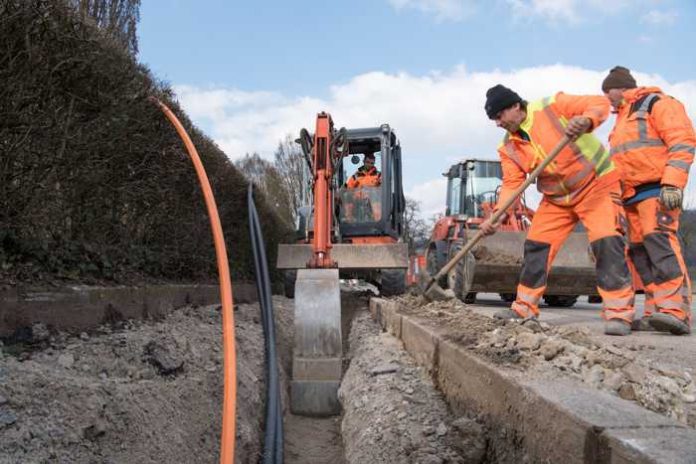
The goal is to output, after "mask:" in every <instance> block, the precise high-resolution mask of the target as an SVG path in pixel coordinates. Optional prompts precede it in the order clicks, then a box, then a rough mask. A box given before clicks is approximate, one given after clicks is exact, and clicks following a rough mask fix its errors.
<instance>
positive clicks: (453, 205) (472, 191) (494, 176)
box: [444, 159, 503, 223]
mask: <svg viewBox="0 0 696 464" xmlns="http://www.w3.org/2000/svg"><path fill="white" fill-rule="evenodd" d="M444 175H445V176H446V177H447V210H446V212H445V215H446V216H459V215H464V216H466V217H467V218H468V219H474V218H476V219H480V220H482V219H484V218H485V217H487V216H488V215H489V212H490V211H492V209H493V206H495V203H496V201H497V197H498V189H499V188H500V185H501V183H502V179H503V174H502V170H501V168H500V162H499V161H491V160H476V159H471V160H466V161H462V162H460V163H457V164H455V165H453V166H452V167H450V169H449V171H448V172H446V173H444ZM475 222H477V223H480V222H481V221H475Z"/></svg>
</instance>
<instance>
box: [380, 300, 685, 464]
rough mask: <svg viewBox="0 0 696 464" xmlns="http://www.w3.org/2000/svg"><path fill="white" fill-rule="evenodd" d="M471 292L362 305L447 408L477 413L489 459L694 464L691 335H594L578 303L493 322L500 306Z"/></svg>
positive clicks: (597, 326) (595, 309)
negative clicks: (468, 298) (468, 296)
mask: <svg viewBox="0 0 696 464" xmlns="http://www.w3.org/2000/svg"><path fill="white" fill-rule="evenodd" d="M480 297H481V298H480V299H479V301H477V303H476V304H474V305H469V306H464V305H463V304H461V303H460V302H458V301H457V300H451V301H447V302H427V301H424V300H423V298H422V297H419V296H415V295H411V296H403V297H398V298H394V299H391V300H388V299H373V300H372V302H371V311H372V314H373V316H374V318H375V319H376V320H378V321H379V322H380V323H381V324H382V326H383V327H384V328H385V329H386V330H388V331H389V332H391V333H392V334H394V335H395V336H396V337H398V338H400V339H401V340H402V342H403V345H404V347H405V348H406V350H407V351H408V352H409V353H410V354H411V355H412V356H414V358H415V359H416V361H417V362H418V363H419V364H420V365H421V366H423V367H425V368H426V369H427V370H428V371H429V372H430V373H431V376H432V377H433V379H434V381H435V383H436V384H437V385H438V388H439V389H440V391H442V392H443V394H444V395H445V397H446V398H447V400H448V402H449V404H450V407H451V408H452V409H453V410H454V411H462V410H466V411H467V412H468V413H469V414H471V413H478V414H479V417H480V418H481V420H482V422H483V423H484V424H486V427H487V430H488V434H487V439H488V448H487V449H488V457H489V459H491V458H492V459H491V460H492V461H493V462H524V461H526V462H567V463H572V462H578V463H584V462H684V463H691V462H696V444H695V443H696V431H694V426H695V425H696V404H695V403H696V396H695V395H694V394H695V393H696V387H695V385H694V382H693V380H692V379H693V373H694V372H693V368H692V366H693V360H692V359H687V358H689V353H690V352H692V351H690V350H692V349H693V346H694V341H693V338H692V337H674V336H671V335H664V334H658V333H654V332H650V333H635V334H633V335H632V336H631V337H625V338H615V337H606V336H604V335H603V334H602V323H601V320H600V319H599V306H598V305H586V304H585V305H583V304H582V303H581V304H580V305H579V306H578V308H577V309H569V308H568V309H559V308H542V318H541V321H540V322H533V321H530V322H526V323H524V324H520V323H519V322H514V321H500V320H495V319H493V318H492V317H491V315H492V313H493V312H494V311H496V310H497V309H499V308H503V307H506V306H507V304H505V303H503V302H502V301H500V300H499V298H498V297H497V295H496V296H493V295H480ZM686 345H689V346H690V347H691V348H686ZM682 346H684V347H685V348H684V349H683V350H682V349H680V347H682Z"/></svg>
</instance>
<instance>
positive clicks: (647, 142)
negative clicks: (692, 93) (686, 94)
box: [609, 87, 696, 198]
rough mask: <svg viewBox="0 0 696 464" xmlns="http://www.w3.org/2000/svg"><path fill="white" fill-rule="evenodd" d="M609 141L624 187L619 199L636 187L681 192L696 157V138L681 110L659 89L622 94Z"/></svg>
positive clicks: (675, 101)
mask: <svg viewBox="0 0 696 464" xmlns="http://www.w3.org/2000/svg"><path fill="white" fill-rule="evenodd" d="M623 96H624V103H623V104H622V105H621V107H620V108H619V110H618V114H617V116H616V125H615V126H614V129H613V130H612V132H611V134H610V135H609V144H610V146H611V155H612V159H613V160H614V162H615V163H616V167H617V168H618V171H619V173H620V174H621V179H622V181H623V197H624V198H631V197H632V196H634V195H635V194H636V187H638V186H640V185H645V184H651V183H659V184H661V185H672V186H674V187H678V188H681V189H683V188H684V187H685V186H686V183H687V180H688V177H689V168H690V167H691V162H692V161H693V160H694V151H696V135H694V128H693V125H692V124H691V121H690V120H689V116H688V115H687V114H686V111H685V110H684V106H683V105H682V104H681V103H680V102H679V101H677V100H675V99H674V98H672V97H670V96H667V95H665V94H663V93H662V91H661V90H660V89H659V88H658V87H638V88H635V89H629V90H627V91H625V92H624V95H623Z"/></svg>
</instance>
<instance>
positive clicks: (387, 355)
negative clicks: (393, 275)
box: [339, 309, 492, 464]
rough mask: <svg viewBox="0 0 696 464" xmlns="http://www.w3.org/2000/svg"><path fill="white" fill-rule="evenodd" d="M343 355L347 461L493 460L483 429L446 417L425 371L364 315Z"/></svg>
mask: <svg viewBox="0 0 696 464" xmlns="http://www.w3.org/2000/svg"><path fill="white" fill-rule="evenodd" d="M348 357H350V358H351V359H350V365H349V367H348V370H347V372H346V373H345V375H344V378H343V383H342V384H341V388H340V390H339V398H340V400H341V404H342V406H343V419H342V421H341V433H342V436H343V442H344V447H345V459H346V462H347V463H350V464H354V463H355V464H358V463H368V462H369V463H378V464H382V463H384V464H386V463H422V464H426V463H428V464H430V463H432V464H438V463H480V462H492V461H490V460H487V457H486V455H487V442H486V430H485V428H484V427H483V426H482V425H481V424H480V423H479V422H477V420H475V418H469V417H457V416H454V415H452V414H451V413H450V411H449V409H448V407H447V405H446V403H445V401H444V399H443V398H442V396H441V395H440V393H439V392H438V391H437V390H436V389H435V387H434V386H433V384H432V381H431V379H430V377H429V375H428V373H427V372H425V371H424V370H423V369H422V368H421V367H418V366H417V365H416V364H415V363H414V361H413V360H412V359H411V357H410V356H409V355H408V354H407V353H406V352H405V351H404V350H403V348H402V346H401V342H400V341H399V340H398V339H396V338H394V337H393V336H392V335H390V334H388V333H382V331H381V329H380V328H379V326H378V325H377V324H376V323H375V322H374V321H372V319H371V318H370V316H369V313H368V312H367V311H366V310H365V309H362V310H360V311H356V314H355V317H354V320H353V326H352V329H351V333H350V350H349V351H348ZM484 460H486V461H484Z"/></svg>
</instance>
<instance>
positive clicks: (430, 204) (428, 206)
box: [406, 167, 447, 219]
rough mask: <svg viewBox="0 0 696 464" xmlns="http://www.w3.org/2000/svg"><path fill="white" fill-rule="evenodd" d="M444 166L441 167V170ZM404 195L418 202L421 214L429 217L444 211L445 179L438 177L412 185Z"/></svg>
mask: <svg viewBox="0 0 696 464" xmlns="http://www.w3.org/2000/svg"><path fill="white" fill-rule="evenodd" d="M445 169H446V168H445V167H443V169H442V170H443V171H444V170H445ZM406 196H407V197H409V198H413V199H414V200H417V201H418V202H420V210H421V215H422V216H423V217H424V218H426V219H430V218H431V217H433V216H434V215H436V214H438V213H440V214H443V213H444V212H445V201H446V199H447V179H445V177H440V178H437V179H432V180H428V181H426V182H423V183H421V184H418V185H415V186H413V188H412V189H410V190H409V191H407V192H406Z"/></svg>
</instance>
